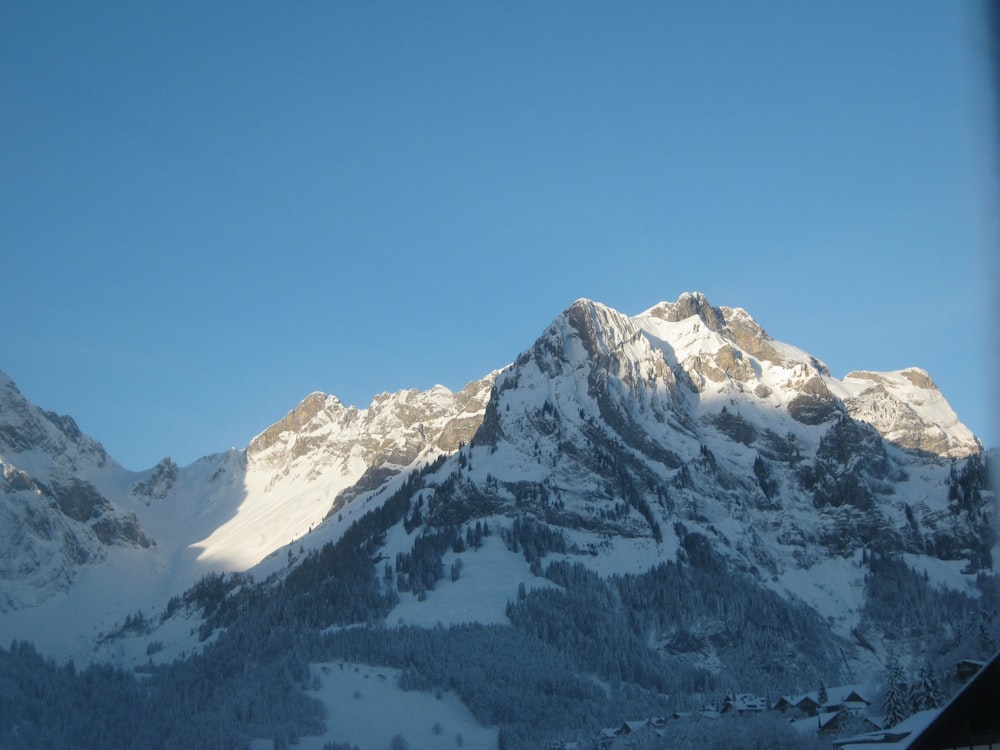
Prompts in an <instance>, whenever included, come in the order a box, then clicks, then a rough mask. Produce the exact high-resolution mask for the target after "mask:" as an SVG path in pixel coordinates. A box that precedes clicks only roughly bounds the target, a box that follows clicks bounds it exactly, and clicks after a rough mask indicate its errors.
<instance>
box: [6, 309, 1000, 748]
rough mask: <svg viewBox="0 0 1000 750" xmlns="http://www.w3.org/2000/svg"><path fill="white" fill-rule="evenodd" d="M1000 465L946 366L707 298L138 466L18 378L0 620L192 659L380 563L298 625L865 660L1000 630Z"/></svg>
mask: <svg viewBox="0 0 1000 750" xmlns="http://www.w3.org/2000/svg"><path fill="white" fill-rule="evenodd" d="M991 463H992V461H991V459H990V456H989V454H987V453H986V452H985V451H984V449H983V446H982V444H981V443H980V441H979V440H978V439H977V438H976V437H975V436H974V435H973V434H972V433H971V432H970V430H969V429H968V428H967V427H966V426H965V425H964V424H962V422H961V421H959V418H958V417H957V415H956V414H955V413H954V412H953V410H952V409H951V407H950V406H949V405H948V403H947V401H946V400H945V398H944V396H943V394H942V393H941V392H940V391H939V390H938V388H937V386H936V385H935V384H934V382H933V380H932V379H931V377H930V375H929V374H928V373H927V372H925V371H924V370H921V369H919V368H917V367H908V368H905V369H902V370H898V371H893V372H870V371H859V372H851V373H848V374H847V375H845V376H844V377H843V378H837V377H835V376H833V375H832V374H831V372H830V370H829V368H828V367H827V366H826V365H825V364H824V363H823V362H821V361H820V360H819V359H817V358H816V357H814V356H812V355H810V354H808V353H806V352H804V351H802V350H800V349H798V348H796V347H794V346H792V345H789V344H785V343H783V342H780V341H776V340H774V339H772V338H771V337H770V336H769V335H768V334H767V333H766V332H765V331H764V330H763V329H762V328H761V327H760V326H759V325H758V324H757V323H756V322H755V321H754V319H753V318H752V317H751V316H750V314H749V313H747V312H746V311H744V310H742V309H740V308H730V307H716V306H713V305H712V304H711V303H710V302H709V301H708V300H707V299H706V298H705V296H704V295H701V294H697V293H695V294H684V295H682V296H681V297H680V298H679V299H678V300H677V301H675V302H663V303H660V304H657V305H655V306H654V307H652V308H650V309H648V310H646V311H645V312H643V313H640V314H639V315H635V316H627V315H624V314H622V313H619V312H617V311H615V310H613V309H611V308H608V307H606V306H604V305H601V304H600V303H597V302H593V301H590V300H578V301H577V302H575V303H573V304H572V305H571V306H570V307H569V308H567V309H566V310H565V311H564V312H562V313H561V314H560V315H559V316H558V317H557V318H556V319H555V320H554V321H553V322H552V323H551V324H550V325H549V326H548V327H547V328H546V329H545V330H544V331H543V332H542V333H541V335H540V336H539V337H538V339H537V340H536V341H535V342H534V343H533V344H531V346H530V347H528V348H527V349H526V350H525V351H524V352H523V353H522V354H521V355H520V356H519V357H518V358H517V359H516V360H515V361H514V362H513V363H511V364H510V365H508V366H506V367H503V368H501V369H498V370H496V371H494V372H492V373H489V374H487V375H486V376H484V377H483V378H482V379H480V380H477V381H473V382H471V383H469V384H468V385H466V386H465V388H463V389H462V390H461V391H459V392H457V393H454V392H452V391H450V390H448V389H447V388H444V387H442V386H435V387H434V388H432V389H430V390H428V391H424V392H418V391H416V390H409V391H399V392H397V393H393V394H380V395H378V396H376V397H375V399H374V400H373V401H372V403H371V404H370V405H369V406H368V407H367V408H365V409H359V408H356V407H353V406H346V405H344V404H342V403H341V402H340V401H339V400H338V399H337V398H336V397H335V396H332V395H327V394H323V393H313V394H310V395H308V396H307V397H306V398H305V399H303V400H302V402H301V403H299V404H298V405H297V406H296V407H295V408H294V409H292V410H291V411H290V412H289V413H288V414H287V415H286V416H285V417H284V418H282V419H281V420H279V421H277V422H276V423H275V424H273V425H271V426H269V427H267V428H266V429H264V430H263V431H262V432H261V433H260V434H259V435H257V437H255V438H254V439H253V440H251V441H250V444H249V445H248V446H247V447H246V448H245V449H243V450H231V451H228V452H225V453H219V454H214V455H210V456H206V457H204V458H202V459H200V460H198V461H196V462H195V463H193V464H191V465H189V466H183V467H181V466H178V465H177V464H176V463H174V462H173V461H172V460H171V459H169V458H165V459H163V460H162V461H161V462H160V463H159V464H157V465H156V466H155V467H153V468H151V469H149V470H146V471H142V472H130V471H127V470H125V469H123V468H122V467H121V466H120V465H118V464H117V463H116V462H115V461H114V459H113V458H112V457H111V456H109V455H108V454H107V452H106V451H105V450H104V449H103V447H102V446H101V445H100V444H99V443H97V442H96V441H94V440H93V439H91V438H89V437H87V436H86V435H83V434H82V433H81V431H80V430H79V428H78V427H77V425H76V423H75V422H74V421H73V420H72V419H71V418H70V417H66V416H60V415H56V414H54V413H52V412H47V411H44V410H43V409H41V408H39V407H36V406H34V405H32V404H30V403H28V402H27V401H26V400H25V399H24V398H23V397H22V396H21V394H20V392H19V391H18V390H17V388H16V386H15V385H14V383H13V382H12V381H11V380H10V379H9V378H7V377H6V376H2V375H0V466H2V469H3V480H2V481H0V514H2V522H0V639H2V638H4V637H5V638H6V640H10V639H27V640H31V641H33V642H34V643H35V645H36V646H37V648H39V649H40V650H41V651H42V652H43V653H45V654H48V655H51V656H54V657H55V658H57V659H68V658H72V659H74V660H76V662H77V663H91V662H111V663H114V664H116V665H119V666H123V667H131V668H134V667H137V666H141V665H143V664H149V665H156V664H169V663H171V662H174V661H175V660H178V659H184V658H190V657H191V655H192V654H195V653H198V652H199V650H201V649H204V648H205V647H206V644H211V643H214V642H216V641H217V640H218V639H220V638H222V639H224V638H225V637H226V635H225V634H226V633H230V632H237V631H239V629H240V628H241V627H251V625H250V624H248V623H253V622H254V618H255V617H259V618H261V619H260V621H261V622H264V621H267V622H272V621H273V617H274V614H273V612H272V613H271V614H264V613H265V612H268V611H269V610H267V608H266V607H265V605H264V604H262V603H261V602H260V594H261V592H270V593H269V594H268V595H269V596H273V597H274V598H275V599H278V598H281V597H285V596H287V597H289V599H288V601H289V602H299V604H291V603H290V604H288V606H287V608H288V611H297V610H295V607H297V606H301V601H300V599H297V598H295V597H297V596H299V595H300V594H301V595H302V596H312V597H317V596H319V592H320V591H327V590H328V589H329V587H330V586H332V585H334V583H331V582H336V581H337V580H340V579H338V576H341V577H342V578H343V579H344V580H348V578H349V575H355V573H353V572H352V573H350V574H348V573H347V572H341V569H343V570H344V571H346V570H347V568H349V567H350V566H353V565H354V562H353V561H354V560H355V559H359V560H362V561H363V564H364V566H366V567H365V570H369V569H370V571H373V573H371V575H372V576H374V578H373V580H375V583H371V581H370V580H369V579H365V578H364V576H366V575H370V574H369V573H364V574H362V573H357V574H356V575H358V576H360V578H358V579H357V580H362V579H364V580H365V581H367V583H364V586H365V587H367V588H366V589H365V591H366V592H367V593H366V594H365V596H370V597H374V598H372V599H371V602H370V604H368V605H366V607H364V608H361V609H359V610H358V612H361V613H362V614H359V615H353V616H349V615H347V614H345V610H344V609H343V608H341V609H339V610H337V612H336V613H333V614H323V611H322V609H315V605H313V607H314V609H313V610H310V611H309V612H308V614H305V613H303V614H302V615H301V616H300V617H299V619H298V620H296V621H295V622H296V623H297V624H296V625H295V628H296V631H295V632H300V631H302V632H305V631H308V632H310V633H313V634H315V633H321V632H329V628H331V627H340V626H346V625H353V626H357V625H358V624H361V623H366V624H367V627H373V626H374V625H376V624H378V625H379V626H380V627H381V628H385V627H386V626H389V627H395V628H399V629H400V632H401V633H402V632H404V631H403V630H402V629H404V628H412V627H417V628H425V629H429V631H430V630H433V629H434V628H435V627H436V626H439V625H440V626H444V627H449V628H451V630H449V632H452V631H454V632H455V633H459V632H464V631H461V630H455V629H456V628H458V629H460V628H462V627H466V626H471V625H472V624H474V623H475V624H477V625H476V626H477V627H487V626H488V627H495V628H506V629H512V631H516V632H517V633H519V634H521V635H525V637H527V636H530V637H531V638H534V639H538V640H539V641H540V642H541V643H544V644H546V648H551V649H554V652H555V653H558V654H559V655H560V656H559V658H567V659H569V663H570V664H571V665H572V669H573V670H575V671H577V672H579V673H580V674H590V675H595V677H594V679H597V680H599V681H601V682H602V683H608V684H618V683H619V682H623V683H626V684H629V685H632V686H633V687H634V689H635V690H639V691H652V692H653V693H658V694H660V695H664V694H666V693H667V692H668V689H669V690H670V691H674V692H676V691H678V690H684V691H686V692H687V693H689V694H691V695H692V696H694V695H698V696H702V695H704V694H708V693H711V692H712V690H715V689H719V688H721V687H723V686H724V685H725V686H728V685H733V686H734V687H747V688H752V689H760V690H764V689H767V688H769V687H773V688H774V689H776V690H778V689H781V690H783V692H786V693H788V692H791V691H792V690H793V689H799V690H801V689H812V688H813V687H814V686H815V685H816V684H817V681H819V680H826V681H827V682H830V683H831V684H833V682H836V681H840V682H845V681H848V680H855V681H857V680H862V679H871V678H873V677H875V676H877V674H878V673H879V671H880V670H881V669H882V668H883V666H884V664H885V661H886V660H887V659H889V658H902V659H903V660H904V661H905V660H911V661H912V660H916V659H918V658H927V656H928V654H932V655H933V656H934V658H938V659H941V660H944V659H946V658H948V657H949V655H950V654H952V653H954V652H955V649H957V648H959V647H963V648H964V647H967V644H968V643H970V642H973V641H976V639H978V641H976V642H978V643H979V647H980V648H982V649H985V648H988V643H987V642H986V641H988V639H989V638H990V637H993V635H992V634H993V633H994V631H995V630H996V627H997V624H996V623H995V622H994V621H993V619H991V616H989V615H988V611H989V607H990V606H991V603H992V602H993V599H992V598H991V597H995V589H996V584H995V578H994V573H995V564H994V561H995V560H997V559H998V557H997V554H998V550H997V549H996V538H995V531H994V530H995V524H994V511H993V493H992V492H990V490H989V482H988V474H989V471H990V468H991ZM341 554H343V555H344V557H340V556H338V555H341ZM333 561H340V562H338V563H337V565H339V566H340V567H337V565H334V563H333ZM351 569H352V570H353V568H351ZM350 580H354V579H350ZM209 584H211V586H210V585H209ZM336 585H341V584H339V583H338V584H336ZM343 585H344V586H347V584H346V583H345V584H343ZM352 585H353V584H352ZM359 585H361V584H359ZM210 588H211V591H213V592H214V593H213V594H212V597H215V598H214V599H212V602H213V603H212V604H208V603H207V602H208V601H209V598H211V597H209V598H206V592H207V591H209V589H210ZM886 591H892V592H894V593H891V594H887V593H886ZM668 592H669V594H668ZM324 596H326V594H324ZM337 596H339V595H334V594H329V598H330V599H331V601H333V600H337V601H340V600H339V599H337ZM897 596H899V597H905V596H909V597H910V598H909V599H899V600H897V599H896V598H895V597H897ZM594 597H596V599H594ZM605 598H606V601H605ZM359 600H360V597H357V596H355V602H357V601H359ZM601 602H603V604H602V603H601ZM220 603H227V604H226V606H222V604H220ZM949 608H950V609H949ZM597 611H600V612H602V613H604V614H602V615H601V617H605V616H607V617H609V618H611V619H607V620H606V621H605V620H603V619H601V618H597V619H598V620H599V622H600V623H601V625H600V627H605V628H606V631H604V635H603V636H602V637H603V638H604V641H600V638H598V635H597V634H596V633H589V634H588V633H587V628H588V625H587V624H586V619H587V616H586V614H581V613H586V612H590V613H591V614H593V613H595V612H597ZM946 611H950V612H951V614H952V615H954V616H955V617H954V618H951V619H949V618H947V617H945V615H944V614H943V613H944V612H946ZM608 613H611V614H613V615H614V616H613V617H611V614H608ZM352 617H353V619H352ZM269 618H272V619H269ZM955 618H958V620H961V622H957V621H955ZM946 620H947V621H946ZM241 621H242V622H243V624H242V625H240V624H238V623H240V622H241ZM577 621H579V623H578V624H577V625H572V623H576V622H577ZM748 623H751V624H750V625H748ZM140 624H141V626H140ZM260 627H263V626H260ZM594 627H597V626H596V625H594ZM405 632H410V631H409V630H406V631H405ZM491 632H492V631H491ZM503 632H505V633H506V632H508V631H507V630H505V631H503ZM343 637H345V638H346V637H347V636H343ZM352 637H354V636H352ZM372 637H373V638H374V636H372ZM400 637H401V638H402V636H400ZM421 637H424V636H421ZM426 637H430V636H426ZM454 637H456V638H457V637H458V636H457V635H456V636H454ZM491 637H492V636H491ZM505 637H506V636H505ZM518 637H521V636H520V635H519V636H518ZM595 638H598V641H600V642H615V643H623V644H629V645H628V646H627V648H626V646H621V648H620V649H619V650H621V653H620V654H619V651H618V650H616V648H618V647H616V648H610V647H608V649H607V651H608V654H611V655H610V656H607V657H606V658H605V657H601V658H596V657H592V656H587V655H586V654H585V653H584V651H585V650H586V648H587V646H586V644H587V643H592V642H598V641H594V639H595ZM588 639H589V640H588ZM0 642H3V641H2V640H0ZM372 643H374V641H373V642H372ZM372 643H368V645H367V646H366V648H367V649H369V651H368V652H367V653H368V656H369V657H370V658H371V659H374V658H375V657H376V656H377V655H379V654H381V656H382V659H383V661H382V662H371V661H369V663H388V662H389V661H391V658H390V657H389V656H388V655H386V654H385V653H382V652H380V651H379V649H380V648H382V646H378V647H377V648H376V646H374V645H372ZM327 647H328V648H332V649H334V650H336V649H337V648H347V646H345V645H343V644H340V645H337V646H331V645H329V644H328V646H327ZM352 648H355V647H354V646H352ZM358 648H360V647H358ZM599 650H601V649H599ZM626 651H627V652H628V653H627V655H626ZM615 654H618V655H615ZM414 659H415V657H413V656H412V654H411V656H410V657H409V662H408V663H410V664H412V663H413V662H414ZM403 666H406V664H401V668H402V667H403ZM428 669H429V668H428ZM425 671H427V670H425ZM667 673H670V674H672V675H673V676H674V677H666V676H663V675H666V674H667ZM425 676H426V675H425ZM411 677H412V675H411ZM671 679H672V680H673V682H671ZM418 682H419V680H418ZM737 683H738V684H737ZM453 687H454V689H455V690H458V691H459V692H461V690H460V689H459V687H457V686H453ZM636 700H639V699H638V698H637V699H636ZM642 700H646V698H643V699H642ZM467 702H468V701H467ZM477 715H478V714H477ZM495 723H497V724H498V725H501V726H504V725H505V724H504V722H503V721H497V722H495ZM508 723H509V722H508ZM515 724H516V722H515ZM518 731H519V730H518ZM511 732H512V734H510V735H509V736H510V737H517V736H519V735H517V731H515V730H511ZM502 733H503V730H501V734H502ZM515 744H516V743H515Z"/></svg>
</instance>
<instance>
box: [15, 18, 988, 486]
mask: <svg viewBox="0 0 1000 750" xmlns="http://www.w3.org/2000/svg"><path fill="white" fill-rule="evenodd" d="M975 8H976V6H972V5H967V4H961V3H949V2H936V1H935V2H919V1H914V0H907V1H906V2H892V1H890V0H886V1H884V2H878V3H868V2H864V3H862V2H837V3H834V2H807V3H802V2H791V1H789V2H759V3H744V2H698V3H694V2H691V3H680V2H651V3H604V4H601V3H585V2H572V3H561V2H544V3H527V2H505V3H500V2H476V3H468V2H454V3H449V2H428V3H377V2H376V3H320V2H306V3H257V2H215V3H201V2H176V3H126V2H122V3H102V2H94V3H57V2H46V3H34V2H6V3H3V4H2V5H0V91H2V94H3V96H2V104H0V107H2V115H0V174H2V175H3V179H2V180H0V196H2V199H0V242H2V260H3V274H2V277H0V278H2V289H3V291H2V294H0V320H2V321H3V332H4V336H3V341H4V346H3V354H2V356H0V369H2V370H4V371H5V372H7V373H8V374H9V375H10V376H11V377H13V378H14V379H15V381H17V383H18V385H19V386H20V387H21V390H22V391H23V392H24V393H25V395H26V396H27V397H28V398H30V399H31V400H33V401H35V402H36V403H38V404H40V405H42V406H44V407H46V408H49V409H54V410H57V411H59V412H64V413H69V414H71V415H73V416H74V417H75V418H76V419H77V421H78V422H79V424H80V426H81V427H82V428H83V429H84V430H85V431H86V432H88V433H89V434H91V435H92V436H94V437H95V438H97V439H98V440H100V441H102V442H103V443H104V444H105V446H106V447H107V448H108V450H109V451H110V452H111V453H112V455H113V456H115V457H116V458H117V459H118V460H119V461H121V462H122V463H123V464H124V465H125V466H127V467H128V468H133V469H139V468H145V467H148V466H151V465H152V464H153V463H155V462H156V461H157V460H159V459H160V458H161V457H162V456H164V455H170V456H173V457H174V458H175V459H176V460H178V461H179V462H181V463H187V462H190V461H192V460H194V459H196V458H197V457H199V456H201V455H204V454H206V453H209V452H212V451H217V450H224V449H227V448H228V447H230V446H233V445H235V446H238V447H240V446H244V445H245V444H246V443H247V442H248V440H249V439H250V438H251V437H252V436H253V435H254V434H256V433H257V432H259V431H260V430H262V429H264V428H265V427H266V426H267V425H268V424H270V423H271V422H273V421H275V420H277V419H279V418H280V417H281V416H283V415H284V414H285V413H286V412H287V411H288V410H289V409H291V408H293V407H294V406H295V404H296V403H297V402H298V401H299V400H300V399H302V398H303V397H304V396H305V395H306V394H308V393H309V392H311V391H314V390H322V391H325V392H327V393H335V394H337V395H338V396H339V397H340V398H341V399H342V400H343V401H345V402H347V403H353V404H356V405H358V406H365V405H367V404H368V402H369V401H370V400H371V397H372V396H373V395H374V394H376V393H378V392H381V391H393V390H397V389H400V388H410V387H416V388H427V387H429V386H431V385H433V384H434V383H438V382H440V383H443V384H445V385H447V386H449V387H451V388H459V387H461V386H462V385H463V384H464V383H465V382H467V381H468V380H471V379H473V378H477V377H480V376H482V375H483V374H485V373H486V372H488V371H490V370H492V369H494V368H497V367H500V366H503V365H504V364H506V363H507V362H509V361H511V360H512V359H513V358H514V357H515V356H516V355H517V354H518V353H519V352H520V351H521V350H523V349H525V348H527V347H528V346H530V344H531V343H532V342H533V341H534V339H535V337H536V336H537V335H538V334H539V333H540V332H541V331H542V330H543V329H544V328H545V326H547V325H548V323H549V322H550V321H551V320H552V319H553V318H554V317H555V316H556V315H557V314H558V313H559V312H560V311H561V310H563V309H564V308H565V307H566V306H568V305H569V304H570V303H571V302H572V301H573V300H575V299H576V298H578V297H590V298H593V299H596V300H599V301H601V302H604V303H606V304H608V305H611V306H612V307H615V308H616V309H619V310H621V311H622V312H626V313H629V314H634V313H637V312H640V311H641V310H643V309H646V308H647V307H650V306H652V305H653V304H655V303H656V302H658V301H660V300H672V299H676V297H677V296H678V295H679V294H680V293H681V292H684V291H694V290H698V291H703V292H705V293H706V294H707V295H708V296H709V299H710V300H711V301H712V302H713V303H714V304H717V305H730V306H740V307H744V308H746V309H747V310H748V311H750V313H751V314H753V315H754V316H755V317H756V318H757V320H758V321H759V322H760V323H761V324H762V325H763V326H764V327H765V329H766V330H768V331H769V332H770V333H771V334H772V335H773V336H774V337H776V338H778V339H781V340H784V341H787V342H789V343H793V344H795V345H797V346H800V347H802V348H804V349H806V350H807V351H809V352H810V353H812V354H814V355H816V356H817V357H819V358H820V359H822V360H824V361H826V362H827V364H829V365H830V367H831V369H832V370H833V373H834V374H835V375H837V376H843V375H844V374H845V373H846V372H848V371H850V370H852V369H898V368H902V367H906V366H910V365H919V366H922V367H924V368H926V369H927V370H928V371H929V372H930V373H931V375H932V376H933V377H934V379H935V380H936V381H937V382H938V384H939V385H940V386H941V388H942V390H943V391H944V393H945V395H946V396H947V397H948V399H949V400H950V401H951V403H952V405H953V406H954V407H955V409H956V411H957V412H958V414H959V416H960V417H961V418H962V419H963V421H965V422H966V423H967V424H969V425H970V427H972V428H973V430H974V431H975V432H976V433H977V434H979V435H980V436H981V437H982V438H983V439H984V440H985V441H986V442H987V444H988V445H994V444H996V443H997V436H998V431H997V429H996V427H997V425H996V420H995V419H991V415H993V414H995V405H996V402H995V399H994V398H993V394H994V393H995V379H994V378H993V376H992V375H991V372H995V371H996V364H997V363H998V362H997V358H996V350H997V339H996V337H995V334H994V333H993V329H994V321H995V314H994V311H995V308H994V307H993V303H992V300H993V296H992V295H993V293H994V290H993V288H992V287H993V284H992V280H993V279H994V278H996V276H997V273H996V272H997V266H996V263H995V261H994V259H992V258H990V257H988V253H987V248H988V247H990V235H991V232H992V231H993V226H994V223H995V222H994V219H993V213H992V211H991V210H990V209H993V208H995V205H996V204H995V203H990V202H989V196H990V191H991V190H992V189H993V187H992V183H990V181H989V178H990V177H991V176H993V172H992V171H991V168H990V167H991V165H993V164H995V162H991V158H992V156H991V153H990V151H989V148H988V146H987V144H988V138H987V137H986V133H987V131H988V130H989V128H988V127H987V126H986V124H985V122H986V120H987V119H988V118H987V117H986V116H985V113H986V111H987V110H988V106H987V105H985V104H984V102H983V100H984V98H985V97H984V92H985V91H986V87H985V83H984V81H985V66H983V65H981V63H982V59H981V57H980V56H979V52H980V50H979V49H978V48H977V45H978V43H979V38H978V30H977V27H976V20H977V19H976V17H975V15H974V13H973V11H974V10H975ZM991 222H992V223H991Z"/></svg>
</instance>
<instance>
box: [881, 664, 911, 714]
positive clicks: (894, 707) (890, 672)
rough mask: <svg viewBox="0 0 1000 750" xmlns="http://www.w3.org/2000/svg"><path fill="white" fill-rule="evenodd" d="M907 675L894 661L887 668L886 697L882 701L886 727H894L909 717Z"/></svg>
mask: <svg viewBox="0 0 1000 750" xmlns="http://www.w3.org/2000/svg"><path fill="white" fill-rule="evenodd" d="M906 698H907V686H906V675H904V674H903V668H902V667H901V666H900V665H899V662H898V661H896V660H895V659H893V660H892V661H890V662H889V665H888V667H887V668H886V680H885V697H884V698H883V699H882V711H883V713H884V719H885V726H886V727H887V728H888V727H894V726H896V725H897V724H898V723H899V722H901V721H902V720H903V719H905V718H906V717H907V715H908V708H909V706H908V701H907V700H906Z"/></svg>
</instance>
